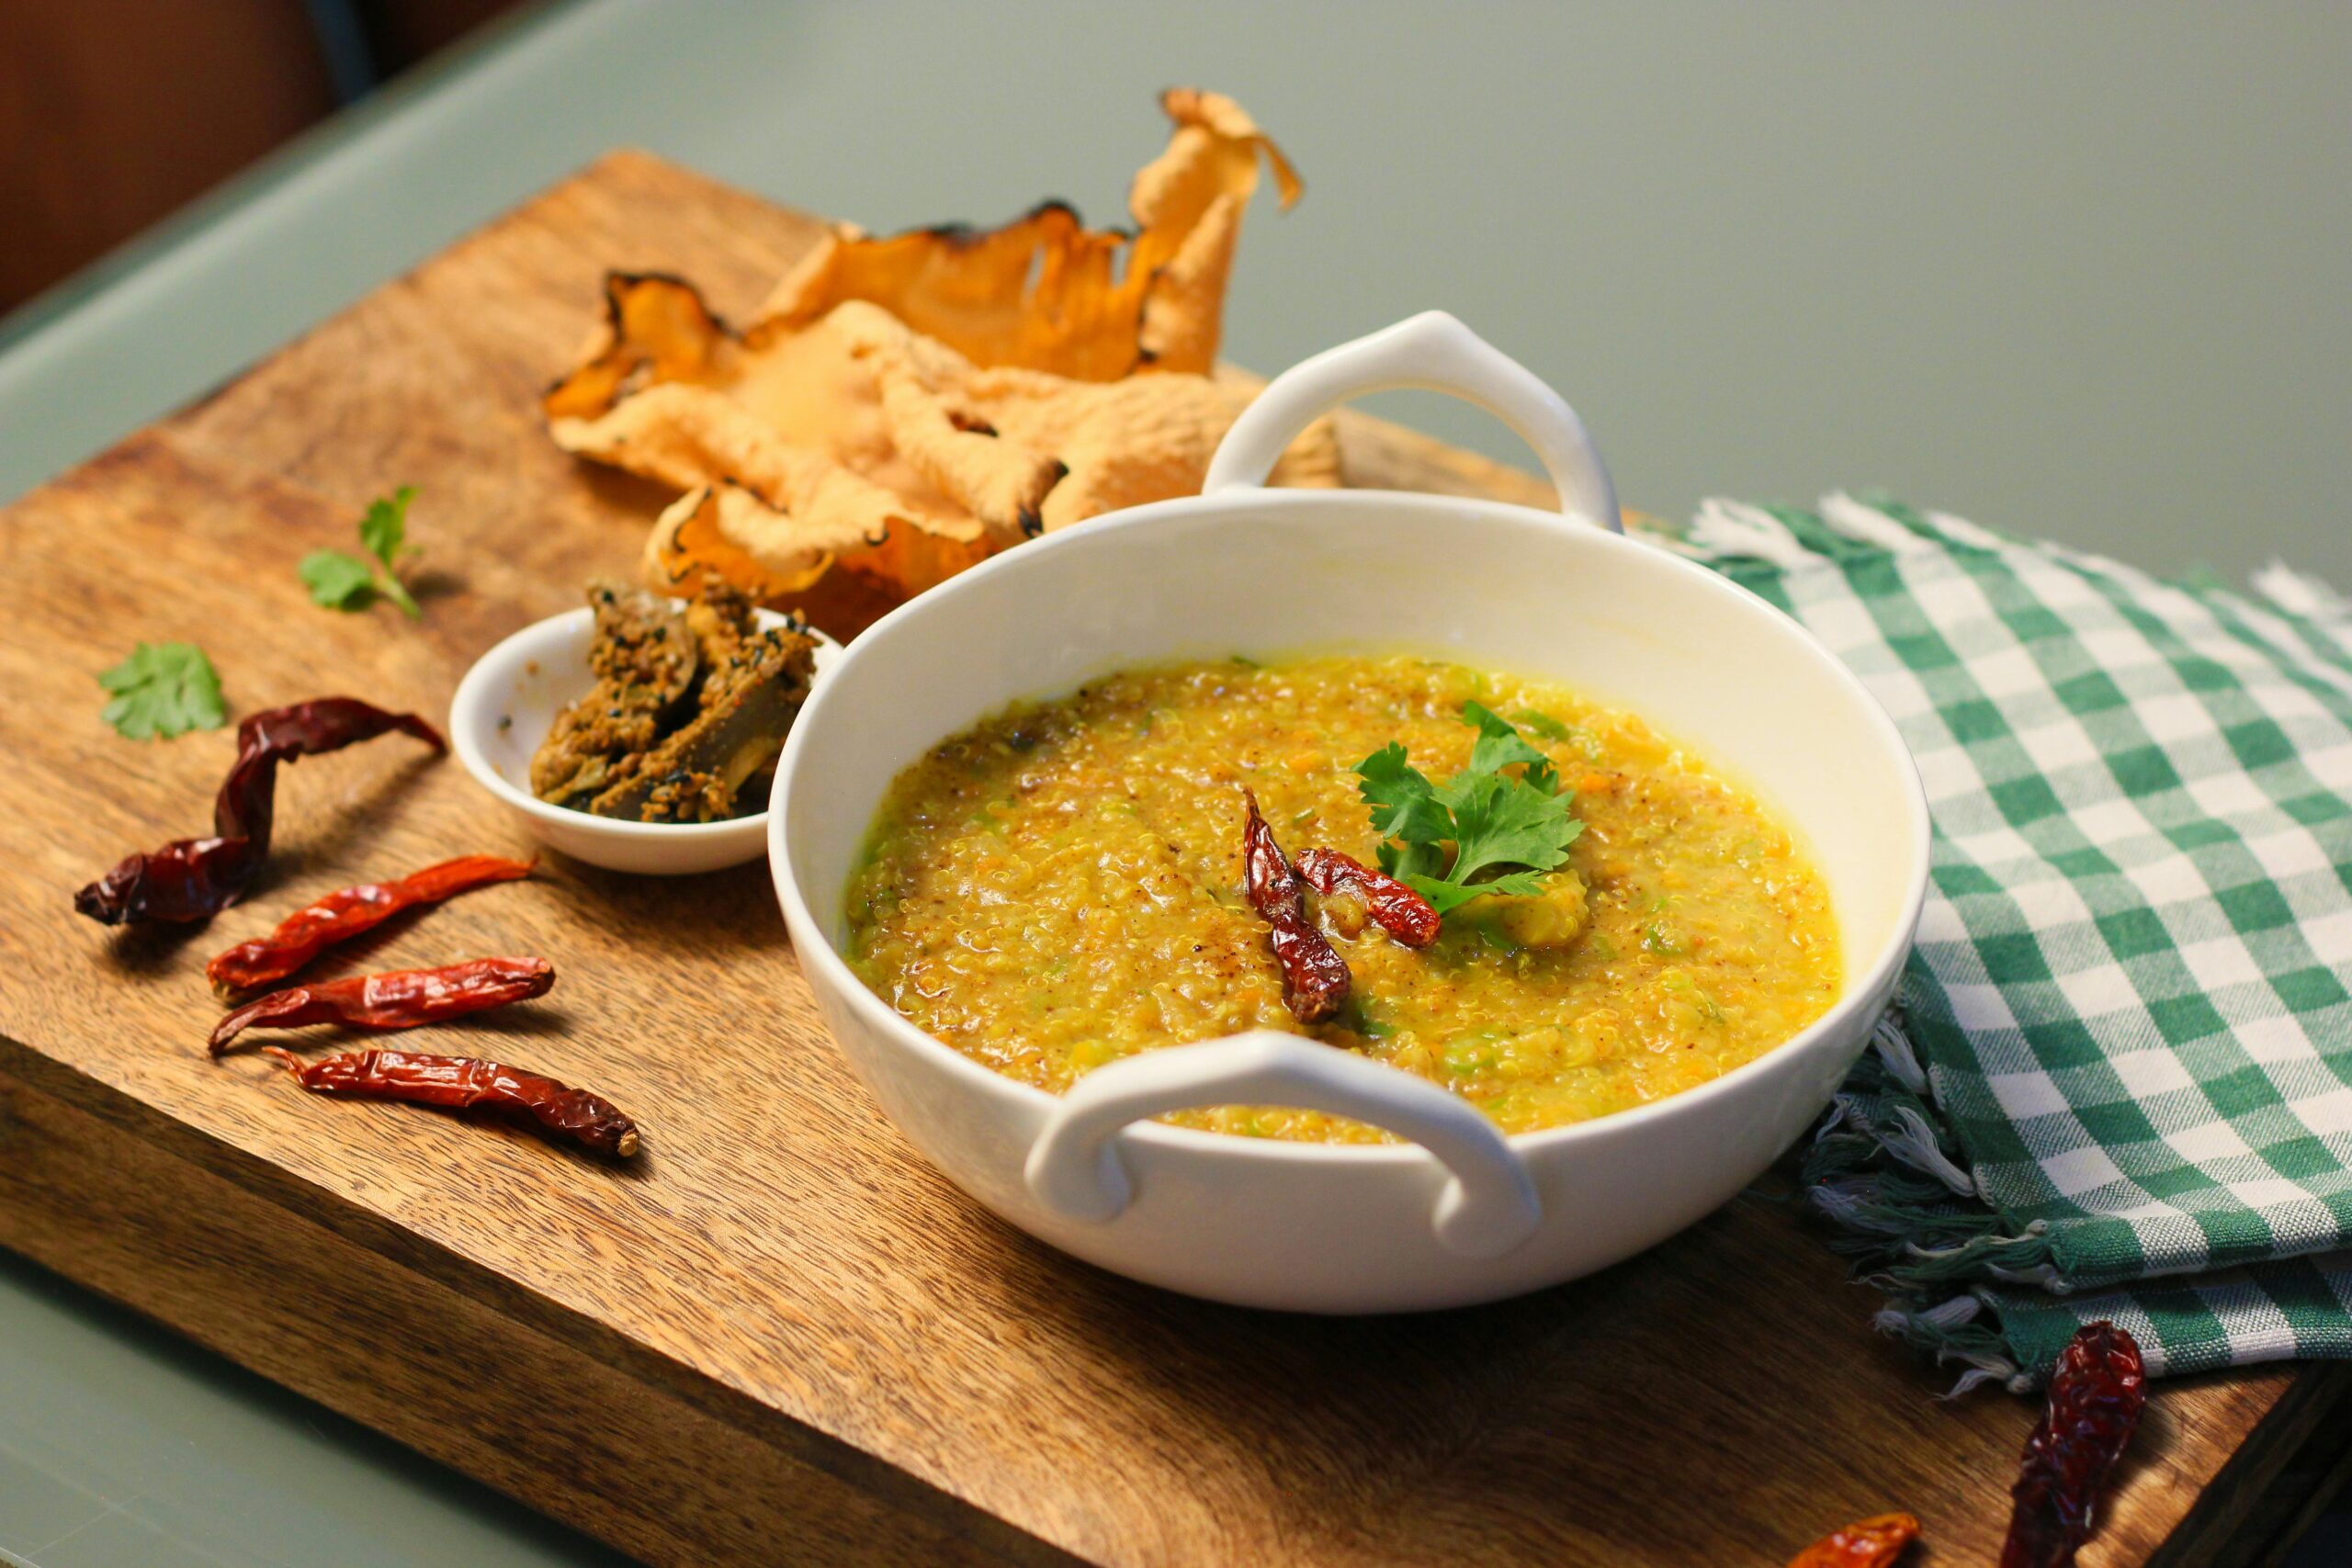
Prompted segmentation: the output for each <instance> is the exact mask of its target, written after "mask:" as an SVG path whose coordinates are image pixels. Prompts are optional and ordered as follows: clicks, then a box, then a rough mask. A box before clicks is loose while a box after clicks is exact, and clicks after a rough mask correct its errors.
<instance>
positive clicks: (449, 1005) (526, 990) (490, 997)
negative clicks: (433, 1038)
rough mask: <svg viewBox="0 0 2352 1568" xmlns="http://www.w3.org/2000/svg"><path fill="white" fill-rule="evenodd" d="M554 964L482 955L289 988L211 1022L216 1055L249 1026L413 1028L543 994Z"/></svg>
mask: <svg viewBox="0 0 2352 1568" xmlns="http://www.w3.org/2000/svg"><path fill="white" fill-rule="evenodd" d="M554 984H555V965H554V964H549V963H548V961H547V960H546V959H544V958H477V959H475V960H473V961H472V962H471V963H469V964H445V965H444V966H442V967H441V968H438V969H395V970H390V971H389V972H387V973H385V974H381V975H354V976H351V977H350V978H348V979H345V980H329V981H327V982H325V983H324V984H322V985H317V986H288V987H287V988H286V989H284V990H282V991H272V992H270V993H269V995H267V996H266V997H259V998H254V1000H252V1001H250V1002H247V1003H246V1004H245V1005H244V1006H243V1007H241V1008H239V1009H238V1010H236V1011H234V1012H232V1013H229V1014H227V1015H226V1016H224V1017H223V1018H222V1019H221V1020H220V1022H219V1023H217V1024H215V1025H214V1026H213V1029H212V1041H211V1048H212V1054H213V1055H216V1056H218V1055H220V1054H221V1053H222V1052H223V1051H225V1050H227V1049H228V1047H229V1042H230V1041H232V1040H234V1039H235V1038H236V1037H237V1036H238V1035H240V1034H243V1032H245V1031H246V1030H248V1029H300V1028H301V1027H302V1026H303V1025H304V1024H307V1023H340V1024H342V1025H344V1026H345V1027H346V1028H350V1029H414V1028H416V1027H417V1026H418V1025H420V1024H426V1023H441V1022H445V1021H447V1020H449V1019H453V1018H463V1017H465V1016H466V1014H468V1013H469V1012H481V1010H484V1009H486V1008H495V1007H504V1006H505V1005H506V1004H507V1003H508V1002H519V1001H525V1000H527V999H529V998H532V997H541V996H545V995H546V994H547V992H548V987H550V986H552V985H554Z"/></svg>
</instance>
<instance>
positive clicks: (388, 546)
mask: <svg viewBox="0 0 2352 1568" xmlns="http://www.w3.org/2000/svg"><path fill="white" fill-rule="evenodd" d="M415 499H416V487H415V486H414V485H402V486H401V488H400V489H398V490H396V491H392V493H391V494H390V495H379V496H378V497H377V498H376V499H375V500H373V501H371V502H368V512H367V514H366V515H365V516H363V517H361V518H360V519H359V542H360V543H361V544H362V545H365V546H366V547H368V554H369V555H371V556H374V557H375V558H377V559H378V560H379V561H382V562H383V563H384V565H385V567H386V569H387V570H389V569H390V567H391V565H392V563H393V562H395V561H397V560H399V559H400V558H401V557H402V556H403V555H406V554H408V553H409V544H408V503H409V502H412V501H414V500H415Z"/></svg>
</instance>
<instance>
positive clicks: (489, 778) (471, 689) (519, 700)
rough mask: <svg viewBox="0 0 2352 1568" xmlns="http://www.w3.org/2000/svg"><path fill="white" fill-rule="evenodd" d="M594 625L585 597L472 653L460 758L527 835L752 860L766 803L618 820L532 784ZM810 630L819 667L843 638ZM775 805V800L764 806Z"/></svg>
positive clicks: (459, 718)
mask: <svg viewBox="0 0 2352 1568" xmlns="http://www.w3.org/2000/svg"><path fill="white" fill-rule="evenodd" d="M677 603H683V601H674V600H673V604H677ZM758 614H759V618H760V625H761V626H782V625H784V624H785V617H784V616H782V615H777V614H775V612H774V611H771V610H762V611H760V612H758ZM595 629H596V613H595V612H594V611H593V610H591V609H589V608H588V607H587V606H586V605H584V604H583V605H582V606H581V607H580V608H579V609H577V610H566V611H565V612H564V613H563V614H562V615H549V616H548V618H547V619H546V620H544V621H537V622H534V623H533V624H531V625H530V626H525V627H524V628H523V629H522V630H521V631H519V632H516V633H515V635H514V636H513V637H508V638H507V639H506V640H505V641H503V642H502V643H500V644H499V645H498V646H497V647H495V648H493V649H491V650H490V651H489V652H488V653H485V654H483V655H482V656H481V658H480V659H477V660H474V663H473V668H472V669H470V670H469V671H466V677H465V679H464V680H462V681H460V682H458V693H457V695H456V696H454V697H452V698H450V700H449V740H450V743H451V744H452V745H454V746H455V747H456V748H457V751H458V761H461V762H463V763H464V764H465V765H466V771H467V772H468V773H471V774H473V776H474V779H475V781H476V782H477V783H479V784H481V786H482V787H483V788H484V789H486V790H488V791H490V793H491V794H492V795H496V796H497V797H498V798H499V800H500V801H501V802H502V803H503V805H504V806H505V807H506V808H507V809H508V810H510V811H512V812H514V813H515V816H517V817H518V818H522V821H523V826H524V827H525V828H526V829H528V830H529V832H530V834H531V836H532V837H533V838H535V839H537V840H539V842H541V843H543V844H546V845H548V847H549V848H551V849H557V850H560V851H562V852H564V853H565V854H568V855H571V857H572V858H574V859H575V860H583V861H586V862H587V863H589V864H590V865H601V866H603V867H605V869H606V870H608V871H632V872H638V873H640V874H647V875H652V876H684V875H688V874H692V873H695V872H698V871H717V870H718V869H720V868H721V867H722V866H729V865H741V864H742V863H744V862H745V861H748V860H756V859H757V858H758V857H759V853H760V851H761V849H762V848H763V846H764V845H765V844H766V842H767V828H768V816H769V812H768V811H757V812H753V813H752V815H750V816H748V817H736V818H729V819H728V820H727V821H724V822H620V821H616V820H614V819H613V818H608V817H591V816H590V815H588V813H586V812H585V811H574V810H572V809H571V808H570V807H562V806H550V805H548V803H547V802H546V801H544V800H541V799H539V798H538V797H537V795H533V794H532V793H531V753H533V752H534V751H537V750H538V749H539V742H540V741H542V740H544V739H547V734H548V729H549V728H552V727H553V726H554V724H555V719H556V715H558V714H560V713H561V712H562V711H563V710H564V709H565V708H567V707H569V706H571V705H572V703H573V702H575V701H577V700H578V699H579V698H580V697H581V696H582V694H585V693H586V692H587V690H588V689H589V687H591V686H592V685H594V683H595V677H594V674H592V673H591V672H590V671H589V669H588V649H589V645H590V643H591V642H593V641H594V635H595ZM815 636H816V637H817V673H818V675H819V676H820V677H821V676H822V675H823V674H824V673H825V672H826V671H827V670H828V669H829V668H830V667H831V664H832V662H833V660H836V659H838V658H839V657H840V656H841V651H842V648H841V644H839V643H837V642H835V641H834V640H833V639H832V638H831V637H827V636H826V635H825V634H824V633H822V632H817V633H816V634H815ZM810 689H811V691H814V690H815V687H814V685H812V686H811V688H810ZM774 805H775V803H774V801H773V800H771V801H770V803H769V806H770V810H773V809H774Z"/></svg>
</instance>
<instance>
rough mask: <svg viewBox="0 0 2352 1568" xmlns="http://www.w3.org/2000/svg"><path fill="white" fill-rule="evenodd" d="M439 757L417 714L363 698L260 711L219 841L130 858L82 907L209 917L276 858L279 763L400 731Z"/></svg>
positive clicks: (141, 915)
mask: <svg viewBox="0 0 2352 1568" xmlns="http://www.w3.org/2000/svg"><path fill="white" fill-rule="evenodd" d="M395 729H397V730H399V731H401V733H402V734H406V735H413V736H414V737H416V738H417V739H419V740H422V741H424V743H425V744H426V745H428V746H430V747H432V748H433V749H434V750H435V751H446V750H448V749H449V747H448V742H447V741H445V740H443V739H441V732H440V731H439V730H437V729H435V728H433V727H432V726H431V725H430V724H427V723H426V722H425V721H424V719H423V718H422V717H421V716H418V715H416V714H413V713H387V712H385V711H384V710H383V709H382V708H379V707H377V706H375V705H372V704H369V703H363V702H361V701H360V700H359V699H358V698H356V697H320V698H317V699H316V700H314V701H311V702H307V703H296V704H294V705H292V706H290V707H282V708H271V709H269V710H267V711H266V712H264V713H257V714H254V716H252V717H250V718H248V719H246V720H245V721H244V722H243V724H240V725H239V726H237V760H236V761H235V762H234V763H233V764H232V766H231V767H230V769H229V776H228V777H227V778H226V779H224V780H222V781H221V784H220V793H219V794H218V795H215V796H214V797H213V801H212V836H211V837H210V838H206V839H180V840H175V841H174V842H171V843H168V844H165V845H164V847H163V848H162V849H160V850H151V851H149V852H146V853H145V854H135V855H130V856H128V857H126V858H125V859H124V860H123V861H122V862H121V863H119V864H118V865H116V866H115V868H114V869H113V870H112V871H109V872H107V874H105V875H104V876H102V877H100V878H98V880H97V881H96V882H93V883H91V884H90V885H89V886H86V887H85V888H83V889H82V890H81V891H80V892H79V893H76V894H75V895H74V908H75V909H77V910H79V911H80V912H81V913H83V914H85V915H87V916H89V917H90V919H94V920H96V921H97V922H99V923H100V924H101V925H108V926H119V925H122V924H124V923H126V922H128V921H131V920H174V921H187V920H201V919H207V918H208V917H209V916H213V915H217V914H219V913H220V911H221V910H223V909H225V908H228V907H229V906H230V905H232V904H234V903H235V902H236V901H237V900H238V899H240V898H242V897H244V896H245V890H246V889H247V888H248V887H250V886H253V880H254V874H255V873H256V872H258V871H260V870H261V866H262V862H263V861H264V860H266V858H267V857H268V855H269V833H270V828H271V825H272V822H273V820H274V818H275V816H276V809H277V764H278V763H280V762H287V761H294V760H295V759H296V758H299V757H311V756H316V755H318V754H319V753H321V752H322V751H335V750H341V749H342V748H344V747H345V746H351V745H356V744H357V743H358V742H360V741H362V740H373V739H375V738H376V737H378V736H379V735H383V734H386V733H388V732H390V731H391V730H395Z"/></svg>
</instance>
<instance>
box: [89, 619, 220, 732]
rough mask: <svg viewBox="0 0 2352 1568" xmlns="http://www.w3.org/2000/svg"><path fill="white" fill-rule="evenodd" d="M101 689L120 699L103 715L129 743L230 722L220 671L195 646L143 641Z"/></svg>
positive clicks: (102, 680)
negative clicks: (221, 689) (222, 693)
mask: <svg viewBox="0 0 2352 1568" xmlns="http://www.w3.org/2000/svg"><path fill="white" fill-rule="evenodd" d="M98 684H99V685H101V686H104V687H105V688H106V689H107V691H109V692H112V693H113V694H115V696H114V701H112V702H110V703H108V704H107V705H106V707H105V709H104V710H103V711H102V712H101V713H100V714H99V715H98V716H99V717H101V718H103V719H105V720H106V721H107V723H108V724H110V725H112V726H114V728H115V733H116V734H118V735H120V736H123V737H124V738H126V739H131V740H146V739H152V738H153V737H155V736H158V735H162V736H173V735H184V734H186V733H187V731H189V730H191V729H218V728H220V727H221V726H222V725H224V724H226V723H227V722H228V721H229V710H228V708H227V706H226V705H224V704H223V703H222V702H221V700H220V671H216V670H214V669H213V668H212V660H209V659H207V658H206V657H205V656H204V649H200V648H198V647H197V646H196V644H194V643H192V642H142V643H141V644H140V645H139V646H138V647H137V648H134V649H131V650H130V658H128V659H126V660H123V661H122V662H121V663H119V664H118V665H116V666H115V667H114V668H113V669H111V670H109V671H107V672H106V673H105V674H103V675H101V676H99V677H98Z"/></svg>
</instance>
